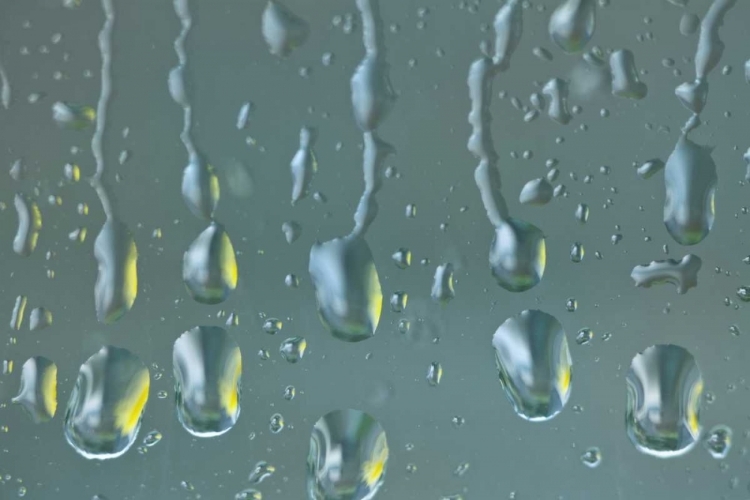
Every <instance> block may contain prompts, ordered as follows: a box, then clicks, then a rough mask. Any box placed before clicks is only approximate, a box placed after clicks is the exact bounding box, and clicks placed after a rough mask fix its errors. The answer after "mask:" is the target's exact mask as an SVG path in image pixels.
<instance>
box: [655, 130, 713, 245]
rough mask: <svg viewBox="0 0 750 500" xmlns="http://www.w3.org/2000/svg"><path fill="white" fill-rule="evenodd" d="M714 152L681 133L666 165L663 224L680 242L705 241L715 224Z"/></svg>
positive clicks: (690, 243)
mask: <svg viewBox="0 0 750 500" xmlns="http://www.w3.org/2000/svg"><path fill="white" fill-rule="evenodd" d="M711 151H712V148H709V147H707V146H699V145H698V144H695V143H694V142H692V141H691V140H690V139H688V138H687V137H685V136H684V135H682V136H680V138H679V139H678V141H677V145H676V146H675V148H674V151H672V154H671V155H670V156H669V159H668V160H667V164H666V166H665V168H664V187H665V189H666V196H665V199H664V225H665V226H666V227H667V231H669V234H670V235H671V236H672V238H674V239H675V241H676V242H678V243H680V244H681V245H695V244H696V243H699V242H701V241H703V239H704V238H705V237H706V236H708V233H709V231H711V228H712V227H713V225H714V214H715V211H716V209H715V194H716V183H717V175H716V164H715V163H714V160H713V158H711Z"/></svg>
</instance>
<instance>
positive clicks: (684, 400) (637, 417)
mask: <svg viewBox="0 0 750 500" xmlns="http://www.w3.org/2000/svg"><path fill="white" fill-rule="evenodd" d="M626 381H627V386H628V401H627V411H626V416H625V421H626V429H627V434H628V437H629V438H630V440H631V441H632V442H633V445H635V447H636V449H638V450H639V451H640V452H642V453H644V454H647V455H652V456H655V457H660V458H667V457H675V456H679V455H682V454H684V453H686V452H687V451H689V450H690V449H691V448H692V447H693V446H694V445H695V443H696V441H697V440H698V438H699V437H700V433H701V426H700V420H699V417H700V403H701V393H702V392H703V378H702V376H701V372H700V369H699V368H698V365H697V364H696V362H695V358H693V356H692V355H691V354H690V353H689V352H688V351H687V350H685V349H684V348H682V347H679V346H676V345H663V344H662V345H655V346H651V347H649V348H648V349H646V350H645V351H643V352H642V353H639V354H637V355H636V356H635V357H634V358H633V361H632V363H631V365H630V370H629V371H628V374H627V379H626Z"/></svg>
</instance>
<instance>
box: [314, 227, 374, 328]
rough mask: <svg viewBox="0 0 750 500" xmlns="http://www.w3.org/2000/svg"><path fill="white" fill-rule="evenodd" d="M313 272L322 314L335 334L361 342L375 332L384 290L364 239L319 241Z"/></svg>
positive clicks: (326, 323)
mask: <svg viewBox="0 0 750 500" xmlns="http://www.w3.org/2000/svg"><path fill="white" fill-rule="evenodd" d="M309 271H310V279H311V281H312V284H313V287H314V288H315V297H316V299H317V304H318V314H319V316H320V319H321V321H322V322H323V325H325V327H326V328H328V330H329V331H330V332H331V333H332V334H333V336H334V337H336V338H338V339H340V340H344V341H346V342H359V341H362V340H365V339H368V338H370V337H372V336H373V335H375V330H376V329H377V327H378V322H379V321H380V313H381V312H382V309H383V292H382V290H381V288H380V278H379V277H378V271H377V269H376V268H375V262H374V261H373V258H372V252H371V251H370V247H369V246H368V245H367V242H366V241H365V240H364V238H362V237H359V236H356V235H350V236H346V237H343V238H335V239H333V240H330V241H326V242H324V243H316V244H315V245H313V247H312V248H311V249H310V265H309Z"/></svg>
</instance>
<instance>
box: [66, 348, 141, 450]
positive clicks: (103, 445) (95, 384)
mask: <svg viewBox="0 0 750 500" xmlns="http://www.w3.org/2000/svg"><path fill="white" fill-rule="evenodd" d="M149 386H150V377H149V372H148V368H146V367H145V366H144V364H143V363H142V362H141V360H140V359H138V357H137V356H136V355H135V354H133V353H131V352H130V351H128V350H127V349H122V348H119V347H112V346H105V347H102V348H101V350H99V352H97V353H96V354H94V355H93V356H91V357H90V358H89V359H88V360H87V361H86V362H85V363H84V364H83V365H81V369H80V371H79V372H78V379H77V380H76V385H75V388H74V389H73V392H72V393H71V395H70V399H69V400H68V406H67V409H66V412H65V424H64V430H65V439H66V440H67V441H68V443H69V444H70V445H71V446H72V447H73V449H75V450H76V451H77V452H78V453H79V454H80V455H82V456H84V457H85V458H88V459H96V460H105V459H109V458H116V457H119V456H120V455H122V454H123V453H125V452H126V451H128V449H129V448H130V447H131V446H132V445H133V443H134V442H135V439H136V437H137V436H138V430H139V429H140V427H141V418H142V416H143V410H144V408H145V406H146V402H147V401H148V391H149Z"/></svg>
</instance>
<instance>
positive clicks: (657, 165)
mask: <svg viewBox="0 0 750 500" xmlns="http://www.w3.org/2000/svg"><path fill="white" fill-rule="evenodd" d="M663 168H664V162H663V161H661V160H660V159H659V158H654V159H652V160H648V161H646V162H644V163H643V165H641V166H640V167H638V170H637V171H636V173H637V174H638V177H640V178H641V179H649V178H651V177H652V176H653V175H654V174H656V173H657V172H661V170H662V169H663Z"/></svg>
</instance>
